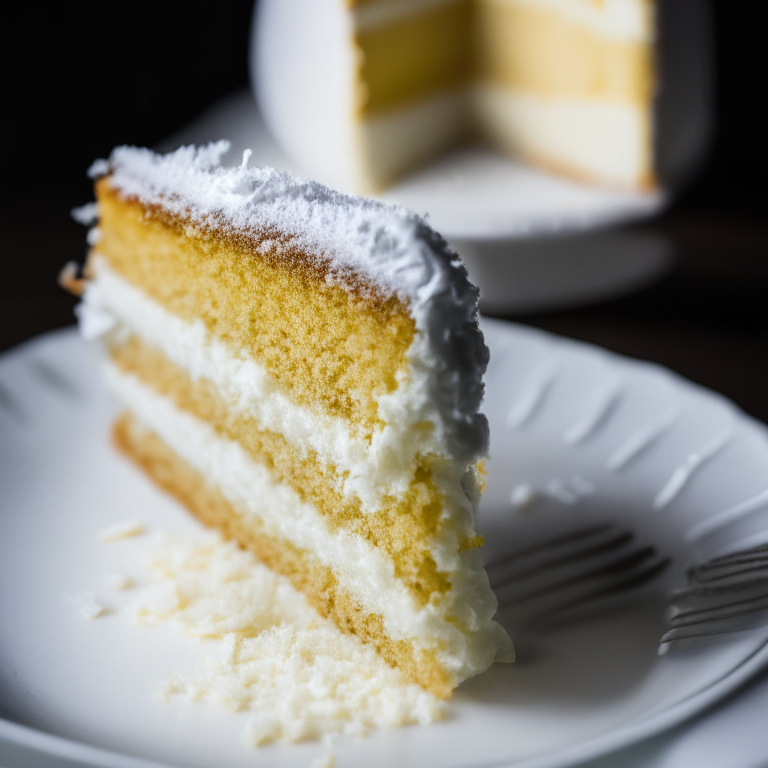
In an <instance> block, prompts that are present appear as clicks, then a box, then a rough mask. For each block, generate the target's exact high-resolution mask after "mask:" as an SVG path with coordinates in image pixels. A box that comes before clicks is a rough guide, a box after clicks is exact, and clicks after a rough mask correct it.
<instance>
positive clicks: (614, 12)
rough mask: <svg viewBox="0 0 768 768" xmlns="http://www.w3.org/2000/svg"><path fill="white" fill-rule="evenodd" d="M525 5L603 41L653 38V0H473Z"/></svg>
mask: <svg viewBox="0 0 768 768" xmlns="http://www.w3.org/2000/svg"><path fill="white" fill-rule="evenodd" d="M475 1H476V2H484V3H498V4H500V5H517V6H521V5H523V6H528V7H529V8H535V9H537V10H540V11H545V12H547V13H550V14H552V16H553V17H556V16H559V17H561V18H562V19H565V20H568V21H570V22H572V23H574V24H578V25H579V26H581V27H586V28H587V29H589V30H590V31H592V32H594V33H595V34H597V35H599V36H600V37H602V38H604V39H606V40H623V41H636V42H652V41H653V0H600V2H595V0H475Z"/></svg>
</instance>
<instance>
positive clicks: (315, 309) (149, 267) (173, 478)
mask: <svg viewBox="0 0 768 768" xmlns="http://www.w3.org/2000/svg"><path fill="white" fill-rule="evenodd" d="M227 147H228V145H227V143H226V142H219V143H217V144H212V145H208V146H206V147H202V148H195V147H183V148H181V149H179V150H178V151H176V152H174V153H172V154H169V155H164V156H160V155H156V154H154V153H152V152H150V151H149V150H145V149H136V148H129V147H121V148H118V149H116V150H115V151H114V152H113V153H112V155H111V157H110V158H109V160H108V161H99V162H97V163H96V164H94V167H93V169H92V174H93V175H94V176H96V177H97V179H98V180H97V183H96V196H97V201H98V202H97V214H98V225H97V228H96V229H94V230H92V233H93V235H94V237H92V241H94V242H95V244H94V246H93V249H92V250H91V252H90V254H89V256H88V261H87V265H86V278H87V284H86V287H85V293H84V296H83V304H82V305H81V309H80V315H81V327H82V329H83V332H84V334H85V335H86V336H99V337H100V338H101V339H102V341H103V344H104V346H105V349H106V352H107V357H106V363H105V373H106V380H107V383H108V385H109V387H110V388H111V390H112V391H113V392H114V393H115V394H116V395H117V397H118V399H119V400H120V402H121V403H122V405H123V406H124V409H125V410H124V412H123V414H122V415H121V416H120V417H119V419H118V421H117V423H116V425H115V428H114V436H115V440H116V442H117V444H118V446H119V447H120V448H121V449H122V450H123V451H124V452H125V453H126V454H127V455H128V456H130V457H131V458H132V459H134V460H135V461H136V462H137V463H138V464H139V465H140V466H141V467H143V468H144V469H145V470H146V472H147V473H148V474H149V475H150V476H151V477H152V478H153V479H154V480H155V481H156V482H157V483H158V484H159V485H160V486H162V487H163V488H165V489H166V490H168V491H170V492H171V493H172V494H173V495H174V496H176V497H177V498H178V499H179V500H180V501H181V502H182V503H183V504H185V505H186V506H187V507H188V508H189V509H190V510H191V511H192V512H193V513H194V514H195V515H196V516H197V517H198V518H199V519H200V520H202V521H203V522H204V523H206V524H208V525H212V526H215V527H217V528H219V529H221V530H222V531H223V532H224V533H225V534H226V535H227V536H228V537H231V538H234V539H235V540H237V541H238V542H239V543H240V544H241V545H242V546H244V547H247V548H249V549H250V550H252V551H253V552H254V554H255V555H256V556H257V557H259V558H260V559H261V560H263V561H264V562H265V563H267V564H268V565H270V566H271V567H272V568H274V569H275V570H276V571H278V572H280V573H282V574H284V575H285V576H287V577H288V578H290V580H291V581H292V582H293V584H294V585H295V586H296V587H297V588H298V589H300V590H301V591H302V592H304V593H305V594H306V595H307V596H308V598H309V600H310V602H311V603H312V604H313V605H314V606H315V607H316V608H317V609H318V610H319V611H320V613H322V614H323V615H326V616H330V617H331V618H332V619H334V620H335V622H336V623H337V624H338V626H339V627H340V628H341V629H342V630H344V631H349V632H352V633H354V634H356V635H358V636H359V637H360V638H361V639H362V640H364V641H366V642H369V643H372V644H373V645H374V646H375V647H376V648H377V650H378V651H379V653H380V654H381V655H382V656H383V657H384V658H385V659H386V660H387V661H388V662H389V663H390V664H392V665H393V666H396V667H398V668H400V669H401V670H403V671H404V672H405V674H406V675H407V676H408V677H409V678H410V679H412V680H414V681H416V682H417V683H419V684H420V685H421V686H423V687H424V688H425V689H427V690H428V691H431V692H432V693H435V694H436V695H438V696H442V697H446V696H448V695H450V692H451V691H452V689H453V688H454V687H455V686H456V685H458V684H459V683H460V682H461V681H462V680H464V679H465V678H467V677H470V676H472V675H475V674H477V673H479V672H482V671H484V670H485V669H487V668H488V667H489V666H490V665H491V664H492V663H493V661H494V660H496V659H500V660H511V658H512V646H511V643H510V641H509V638H508V637H507V635H506V633H505V632H504V630H503V629H502V628H501V627H500V626H499V625H498V624H497V623H496V622H495V621H493V615H494V613H495V610H496V605H497V604H496V599H495V597H494V595H493V593H492V591H491V589H490V586H489V584H488V579H487V577H486V574H485V572H484V570H483V568H482V564H481V557H480V550H479V547H480V546H481V544H482V540H481V537H480V536H478V534H477V529H476V506H477V502H478V498H479V494H480V491H481V487H482V484H483V470H482V461H483V459H484V457H485V456H486V453H487V450H488V423H487V421H486V419H485V417H484V416H482V415H481V414H480V413H479V412H478V408H479V406H480V403H481V400H482V397H483V383H482V375H483V372H484V370H485V367H486V364H487V361H488V350H487V348H486V346H485V344H484V342H483V338H482V335H481V333H480V330H479V328H478V324H477V289H476V288H475V287H474V286H472V285H471V284H470V283H469V282H468V280H467V276H466V270H465V268H464V266H463V264H462V263H461V260H460V259H459V258H458V256H457V255H456V253H455V252H453V251H452V250H451V249H450V248H449V247H448V246H447V245H446V243H445V241H444V240H443V239H442V238H441V237H440V236H439V235H438V234H437V233H435V232H434V231H433V230H432V229H430V227H429V226H428V225H427V223H426V222H425V220H424V219H422V218H421V217H419V216H417V215H415V214H413V213H411V212H409V211H407V210H405V209H402V208H399V207H394V206H388V205H384V204H382V203H379V202H376V201H372V200H365V199H362V198H356V197H351V196H346V195H342V194H339V193H336V192H333V191H331V190H330V189H328V188H327V187H323V186H321V185H319V184H317V183H314V182H310V181H301V182H300V181H294V180H293V179H292V178H291V177H290V176H288V175H287V174H285V173H282V172H279V171H275V170H272V169H256V168H248V167H247V155H246V157H245V158H244V160H243V164H242V165H241V166H239V167H236V168H230V169H225V168H223V167H221V165H220V164H219V160H220V157H221V155H222V154H223V153H224V152H225V151H226V150H227Z"/></svg>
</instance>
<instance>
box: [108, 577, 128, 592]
mask: <svg viewBox="0 0 768 768" xmlns="http://www.w3.org/2000/svg"><path fill="white" fill-rule="evenodd" d="M104 580H105V582H106V584H107V586H108V587H109V588H110V589H112V590H114V591H116V592H122V591H123V590H126V589H130V588H131V587H132V586H133V579H131V577H130V576H126V574H124V573H110V574H108V575H107V576H106V577H105V579H104Z"/></svg>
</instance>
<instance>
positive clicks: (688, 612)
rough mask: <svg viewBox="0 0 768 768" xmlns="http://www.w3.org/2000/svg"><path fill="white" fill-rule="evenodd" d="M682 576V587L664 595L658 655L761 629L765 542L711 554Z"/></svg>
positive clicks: (766, 613)
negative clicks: (665, 613) (664, 625)
mask: <svg viewBox="0 0 768 768" xmlns="http://www.w3.org/2000/svg"><path fill="white" fill-rule="evenodd" d="M687 576H688V584H687V586H686V588H684V589H682V590H679V591H677V592H674V593H673V594H672V595H671V597H670V605H669V613H670V621H669V628H668V630H667V632H665V633H664V635H663V636H662V638H661V640H660V641H659V653H668V652H670V651H676V650H682V649H684V648H690V647H693V646H695V645H699V644H701V643H704V642H709V641H710V640H713V639H717V638H719V637H721V636H722V635H729V634H734V633H739V632H744V631H747V630H750V629H755V628H757V627H760V626H762V627H765V625H766V623H767V620H768V545H760V546H758V547H753V548H751V549H747V550H741V551H739V552H732V553H730V554H728V555H723V556H720V557H716V558H713V559H712V560H709V561H707V562H705V563H702V564H701V565H697V566H695V567H693V568H689V569H688V572H687Z"/></svg>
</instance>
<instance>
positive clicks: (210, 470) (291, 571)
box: [107, 368, 508, 697]
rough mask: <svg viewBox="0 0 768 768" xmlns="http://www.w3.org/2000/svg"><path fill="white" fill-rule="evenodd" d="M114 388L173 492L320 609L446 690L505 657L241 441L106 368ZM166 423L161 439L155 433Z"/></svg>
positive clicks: (130, 440)
mask: <svg viewBox="0 0 768 768" xmlns="http://www.w3.org/2000/svg"><path fill="white" fill-rule="evenodd" d="M107 376H108V381H109V384H110V388H111V389H112V390H113V391H114V392H115V393H116V394H117V395H118V397H119V398H120V400H121V402H123V403H124V404H125V405H127V406H128V407H129V408H130V413H131V414H135V415H133V416H128V417H124V418H123V419H122V420H120V421H118V423H117V425H116V428H115V439H116V441H117V444H118V446H119V447H121V448H122V449H123V450H125V451H126V452H127V453H128V454H129V455H130V456H131V457H132V458H134V459H135V460H136V461H137V462H138V463H139V464H140V465H141V466H142V467H143V468H144V469H145V470H146V471H147V472H148V473H149V474H150V476H151V477H152V478H153V479H154V480H155V481H156V482H158V483H159V484H160V485H161V486H162V487H164V488H165V489H166V490H169V491H170V492H172V493H173V494H174V495H175V496H176V497H177V498H179V500H180V501H182V503H184V504H185V505H186V506H187V507H188V508H189V509H190V510H191V511H192V512H193V513H194V514H195V515H196V516H198V517H199V518H200V519H201V520H202V521H203V522H205V523H206V524H208V525H212V526H215V527H217V528H219V529H220V530H222V532H223V533H224V534H225V535H227V536H231V537H232V538H234V539H236V540H237V541H238V542H239V543H241V544H242V545H244V546H246V547H247V548H248V549H250V550H251V551H252V552H253V553H254V554H255V555H256V556H257V557H259V558H260V559H262V560H263V561H264V562H265V563H267V565H269V566H270V567H272V568H274V569H275V570H277V571H278V572H280V573H282V574H283V575H285V576H287V577H289V578H290V579H291V581H292V582H293V583H294V585H295V586H296V587H297V588H298V589H300V590H301V591H302V592H304V593H305V594H306V595H307V596H308V597H309V599H310V600H311V601H312V603H313V604H314V605H315V607H316V608H317V609H318V610H319V611H320V612H321V613H322V614H323V615H326V616H330V617H331V618H333V619H334V620H335V621H336V623H337V624H338V625H339V626H340V627H341V628H342V629H346V630H347V631H352V632H353V633H354V634H357V635H358V636H359V637H361V639H363V640H364V641H367V642H372V643H373V644H374V645H375V647H376V648H377V650H378V651H379V653H381V654H382V656H383V657H384V658H385V659H386V660H387V661H389V662H390V663H391V664H393V665H396V666H398V667H399V668H401V669H402V670H403V671H404V672H405V673H406V674H407V675H408V676H409V677H411V678H412V679H413V680H415V682H417V683H419V684H420V685H422V686H423V687H424V688H426V689H427V690H429V691H431V692H432V693H434V694H435V695H437V696H441V697H446V696H448V695H449V694H450V692H451V691H452V690H453V688H455V687H456V685H457V684H458V683H459V682H460V681H461V680H464V679H465V678H467V677H470V676H472V675H475V674H477V673H479V672H481V671H484V670H485V669H487V668H488V666H489V665H490V664H491V663H493V661H494V660H495V659H496V658H497V656H499V655H500V654H499V645H500V644H503V645H506V646H508V642H507V643H505V642H504V637H505V635H504V632H503V630H502V629H501V627H499V626H498V625H497V624H495V622H490V621H489V619H490V616H491V615H492V614H493V612H494V611H495V607H496V606H495V601H492V604H491V605H489V606H487V607H486V615H485V616H476V617H475V621H476V623H477V624H479V625H480V626H481V627H482V628H481V629H479V630H478V631H475V632H473V633H472V634H469V633H466V632H464V631H462V630H461V629H460V628H459V627H458V626H457V625H456V623H455V622H454V621H450V620H448V619H445V618H442V617H441V616H439V615H438V614H437V612H436V611H435V610H434V608H433V606H431V605H429V604H428V605H425V606H422V605H419V603H418V601H416V600H414V599H413V597H412V596H411V594H409V592H408V591H407V590H406V589H405V588H403V586H402V585H401V584H400V583H399V581H398V580H397V578H396V577H395V575H394V573H393V568H392V564H391V562H390V561H389V560H388V559H387V558H386V557H384V556H382V555H381V554H380V552H379V551H378V550H377V549H376V548H375V547H373V546H371V545H369V544H367V543H366V542H365V541H364V540H362V539H361V538H360V537H358V536H354V535H349V534H345V532H343V531H336V532H333V531H332V530H331V529H330V526H328V525H327V524H326V523H325V521H324V520H323V518H322V516H320V515H318V514H317V513H316V512H315V511H314V510H313V508H312V506H311V505H308V504H307V503H305V502H302V501H301V499H300V498H299V497H298V495H297V494H295V493H294V492H293V491H292V490H291V489H289V488H287V487H286V486H284V485H277V484H275V483H274V482H273V481H272V479H271V478H270V477H269V474H268V472H266V470H265V469H264V467H262V466H261V465H259V464H257V463H256V462H254V461H252V460H251V459H250V458H249V457H248V455H247V454H246V453H245V452H244V451H243V449H242V448H241V447H240V446H239V445H238V444H237V443H236V442H234V441H228V440H224V439H222V438H220V437H218V436H217V435H216V434H215V432H214V431H213V430H212V429H211V428H210V427H209V426H208V425H207V424H206V423H205V422H202V421H199V420H198V419H195V418H194V417H191V416H190V415H189V414H185V413H183V412H181V411H179V410H178V409H176V408H175V406H174V404H173V403H172V402H171V401H170V400H168V399H166V398H164V397H162V396H160V395H158V394H157V393H155V392H154V391H153V390H151V389H150V388H148V387H145V386H143V385H142V384H141V383H140V382H139V381H138V380H137V379H136V378H135V377H131V376H126V375H124V374H121V373H120V372H119V371H118V370H117V369H115V368H108V369H107ZM160 430H161V431H162V435H163V437H162V438H160V437H159V436H158V435H157V431H160Z"/></svg>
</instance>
